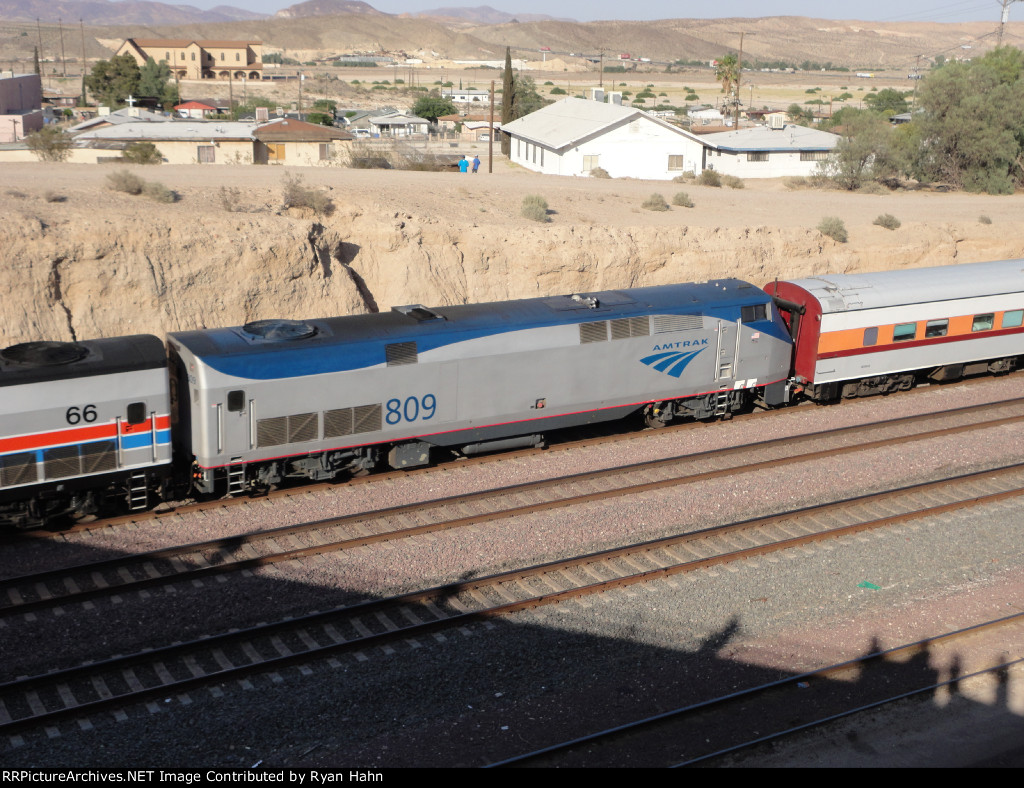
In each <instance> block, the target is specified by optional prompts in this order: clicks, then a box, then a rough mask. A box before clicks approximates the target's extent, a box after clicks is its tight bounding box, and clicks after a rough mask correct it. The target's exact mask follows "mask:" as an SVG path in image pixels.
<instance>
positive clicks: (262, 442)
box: [256, 416, 288, 449]
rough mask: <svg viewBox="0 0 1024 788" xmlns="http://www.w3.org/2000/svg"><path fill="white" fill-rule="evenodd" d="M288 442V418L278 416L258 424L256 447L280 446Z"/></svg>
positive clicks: (260, 421) (262, 420) (261, 420)
mask: <svg viewBox="0 0 1024 788" xmlns="http://www.w3.org/2000/svg"><path fill="white" fill-rule="evenodd" d="M287 442H288V417H287V416H276V417H275V418H272V419H260V420H259V421H257V422H256V447H257V448H260V449H262V448H263V447H264V446H280V445H281V444H282V443H287Z"/></svg>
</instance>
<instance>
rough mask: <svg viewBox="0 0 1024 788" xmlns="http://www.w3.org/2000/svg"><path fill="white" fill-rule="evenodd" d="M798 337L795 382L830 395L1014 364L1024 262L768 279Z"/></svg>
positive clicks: (1023, 309)
mask: <svg viewBox="0 0 1024 788" xmlns="http://www.w3.org/2000/svg"><path fill="white" fill-rule="evenodd" d="M765 290H766V291H767V292H768V293H769V294H771V295H773V296H774V297H775V301H776V304H777V305H778V306H779V307H780V309H781V310H782V314H783V318H784V319H785V321H786V323H787V324H788V325H789V327H790V331H791V333H792V335H793V337H794V339H795V351H794V360H793V376H794V383H795V384H796V385H797V386H802V387H803V389H804V391H803V394H804V395H805V396H807V397H809V398H811V399H813V400H817V401H828V400H833V399H837V398H840V397H856V396H865V395H869V394H879V393H886V392H890V391H895V390H899V389H908V388H910V387H911V386H912V385H914V383H915V381H916V380H917V379H918V378H923V379H930V380H935V381H945V380H955V379H957V378H960V377H962V376H964V375H972V374H979V373H983V372H1007V371H1010V370H1012V369H1015V368H1016V367H1017V366H1018V364H1019V362H1020V358H1021V356H1022V355H1024V327H1022V322H1024V260H1004V261H999V262H990V263H971V264H964V265H951V266H938V267H934V268H916V269H911V270H903V271H883V272H878V273H867V274H829V275H823V276H819V277H813V278H808V279H794V280H791V281H781V282H773V283H770V284H769V285H767V286H766V287H765Z"/></svg>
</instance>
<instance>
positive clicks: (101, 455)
mask: <svg viewBox="0 0 1024 788" xmlns="http://www.w3.org/2000/svg"><path fill="white" fill-rule="evenodd" d="M116 467H117V444H116V443H114V441H99V442H98V443H90V444H88V445H86V446H83V447H82V473H100V472H101V471H112V470H114V469H115V468H116Z"/></svg>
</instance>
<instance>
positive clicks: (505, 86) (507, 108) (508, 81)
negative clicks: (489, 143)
mask: <svg viewBox="0 0 1024 788" xmlns="http://www.w3.org/2000/svg"><path fill="white" fill-rule="evenodd" d="M515 101H516V81H515V75H514V74H513V73H512V50H511V49H510V48H509V47H505V71H504V72H502V75H501V125H502V126H507V125H508V124H509V123H511V122H512V121H513V120H515V117H514V116H513V115H512V107H513V105H514V104H515ZM501 152H502V153H504V154H505V155H506V156H509V155H510V154H511V153H512V138H511V137H509V136H508V135H507V134H502V135H501Z"/></svg>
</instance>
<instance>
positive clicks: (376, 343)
mask: <svg viewBox="0 0 1024 788" xmlns="http://www.w3.org/2000/svg"><path fill="white" fill-rule="evenodd" d="M168 345H169V348H170V355H171V359H172V367H173V369H172V379H173V388H174V391H175V393H174V396H173V399H174V403H175V404H174V405H173V408H174V411H175V413H176V418H177V420H178V423H177V426H178V427H180V429H178V430H176V435H175V441H176V444H175V448H176V450H177V452H178V453H179V454H180V455H182V456H189V457H194V466H193V483H194V486H195V487H196V489H198V490H200V491H202V492H207V493H209V492H214V491H218V492H224V491H226V492H227V493H229V494H230V493H237V492H241V491H243V490H245V489H247V488H251V487H255V486H267V485H273V484H276V483H278V482H279V481H281V480H282V479H284V478H286V477H294V476H301V477H308V478H312V479H322V478H329V477H332V476H334V475H335V474H337V473H338V472H339V471H342V470H348V471H356V472H358V471H360V470H365V469H369V468H371V467H373V466H374V465H375V464H376V463H378V462H380V461H382V460H384V459H385V458H386V460H387V462H388V463H389V464H390V465H391V466H392V467H396V468H403V467H411V466H415V465H421V464H426V463H427V462H428V461H429V458H430V453H431V450H432V449H433V448H435V447H444V448H448V449H454V450H456V451H459V452H462V453H465V454H471V453H475V452H480V451H487V450H492V449H501V448H509V447H512V446H517V445H529V444H539V443H540V442H541V441H542V440H543V433H544V432H546V431H548V430H551V429H556V428H562V427H568V426H573V425H580V424H585V423H592V422H598V421H606V420H612V419H619V418H623V417H625V416H627V415H629V414H631V413H634V412H638V411H643V412H644V413H645V415H646V416H647V419H648V422H649V423H651V424H653V425H661V424H664V423H665V422H667V421H668V420H669V419H671V418H673V417H674V416H676V415H689V416H692V417H695V418H710V417H713V416H716V415H717V416H725V415H728V414H730V413H732V412H733V411H735V410H737V409H739V408H741V407H743V406H744V405H745V404H747V403H748V402H749V401H750V400H751V399H753V398H754V397H767V399H768V400H770V401H771V402H772V404H781V402H782V400H783V398H784V390H785V382H786V379H787V377H788V375H789V366H790V356H791V349H792V341H791V339H790V337H789V335H788V333H787V331H786V328H785V326H784V324H783V323H782V321H781V319H780V317H779V315H778V312H777V311H776V310H775V309H774V307H773V306H772V302H771V300H770V299H769V298H768V296H767V295H766V294H765V293H764V291H762V290H760V289H759V288H757V287H754V286H753V285H750V284H748V283H746V282H741V281H739V280H734V279H725V280H721V281H715V282H708V283H702V284H685V285H668V286H662V287H647V288H638V289H632V290H618V291H607V292H597V293H588V294H577V295H572V296H559V297H554V298H533V299H526V300H521V301H511V302H503V303H490V304H472V305H465V306H453V307H444V308H436V309H428V308H426V307H423V306H420V305H413V306H405V307H396V308H394V309H393V310H392V311H390V312H388V313H382V314H372V315H356V316H350V317H340V318H332V319H322V320H307V321H301V322H299V321H260V322H258V323H251V324H247V325H245V326H241V327H235V328H223V329H216V330H209V331H205V330H204V331H191V332H185V333H177V334H172V335H170V337H169V340H168Z"/></svg>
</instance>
